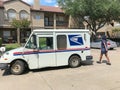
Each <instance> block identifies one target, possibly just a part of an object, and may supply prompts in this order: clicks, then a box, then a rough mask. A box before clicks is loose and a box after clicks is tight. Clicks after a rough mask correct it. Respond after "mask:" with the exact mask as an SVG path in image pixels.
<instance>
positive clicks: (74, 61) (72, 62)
mask: <svg viewBox="0 0 120 90" xmlns="http://www.w3.org/2000/svg"><path fill="white" fill-rule="evenodd" d="M79 65H80V57H78V56H77V55H74V56H71V57H70V59H69V66H70V67H71V68H76V67H78V66H79Z"/></svg>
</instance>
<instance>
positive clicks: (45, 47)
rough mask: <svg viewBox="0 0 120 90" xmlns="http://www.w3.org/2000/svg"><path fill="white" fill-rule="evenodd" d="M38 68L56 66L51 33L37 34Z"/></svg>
mask: <svg viewBox="0 0 120 90" xmlns="http://www.w3.org/2000/svg"><path fill="white" fill-rule="evenodd" d="M38 46H39V68H42V67H48V66H56V60H55V50H54V38H53V35H40V36H38Z"/></svg>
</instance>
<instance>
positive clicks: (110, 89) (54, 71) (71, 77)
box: [0, 48, 120, 90]
mask: <svg viewBox="0 0 120 90" xmlns="http://www.w3.org/2000/svg"><path fill="white" fill-rule="evenodd" d="M91 53H92V55H93V64H89V63H87V64H83V65H82V66H81V67H78V68H69V67H66V66H65V67H57V68H45V69H39V70H31V71H29V72H27V73H26V74H23V75H11V74H10V73H9V72H8V71H5V72H4V71H0V89H1V90H120V48H116V49H114V50H109V54H108V55H109V57H110V60H111V63H112V65H111V66H110V65H106V58H105V57H103V63H101V64H97V63H96V61H97V60H99V54H100V50H99V49H92V50H91Z"/></svg>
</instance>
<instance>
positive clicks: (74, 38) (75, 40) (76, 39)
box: [68, 35, 83, 46]
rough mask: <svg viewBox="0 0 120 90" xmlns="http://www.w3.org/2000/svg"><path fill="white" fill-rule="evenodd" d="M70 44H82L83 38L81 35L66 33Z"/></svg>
mask: <svg viewBox="0 0 120 90" xmlns="http://www.w3.org/2000/svg"><path fill="white" fill-rule="evenodd" d="M68 38H69V42H70V45H71V46H76V45H83V39H82V36H81V35H68Z"/></svg>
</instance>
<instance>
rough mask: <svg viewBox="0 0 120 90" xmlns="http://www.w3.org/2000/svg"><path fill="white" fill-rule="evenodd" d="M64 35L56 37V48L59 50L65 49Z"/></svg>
mask: <svg viewBox="0 0 120 90" xmlns="http://www.w3.org/2000/svg"><path fill="white" fill-rule="evenodd" d="M66 39H67V38H66V35H58V36H57V48H58V50H60V49H66V48H67V40H66Z"/></svg>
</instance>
